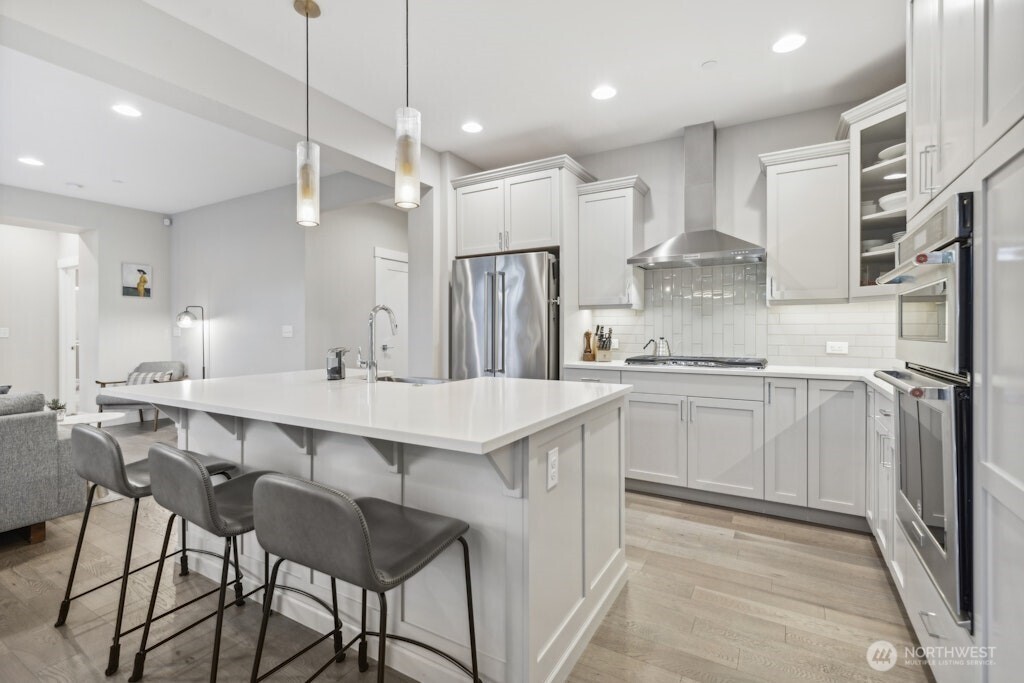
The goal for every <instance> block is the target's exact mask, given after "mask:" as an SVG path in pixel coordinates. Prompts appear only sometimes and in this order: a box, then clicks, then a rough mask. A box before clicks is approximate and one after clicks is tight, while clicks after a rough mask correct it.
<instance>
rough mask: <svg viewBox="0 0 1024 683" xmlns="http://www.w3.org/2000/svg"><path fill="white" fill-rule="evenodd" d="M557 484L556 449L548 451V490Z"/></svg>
mask: <svg viewBox="0 0 1024 683" xmlns="http://www.w3.org/2000/svg"><path fill="white" fill-rule="evenodd" d="M556 486H558V449H557V448H552V449H551V450H550V451H548V491H550V490H551V489H553V488H555V487H556Z"/></svg>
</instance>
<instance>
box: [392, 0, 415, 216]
mask: <svg viewBox="0 0 1024 683" xmlns="http://www.w3.org/2000/svg"><path fill="white" fill-rule="evenodd" d="M419 205H420V113H419V111H418V110H416V109H413V108H412V107H410V106H409V0H405V106H404V107H399V108H398V111H396V112H395V206H397V207H399V208H401V209H415V208H416V207H418V206H419Z"/></svg>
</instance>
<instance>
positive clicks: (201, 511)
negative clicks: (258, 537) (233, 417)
mask: <svg viewBox="0 0 1024 683" xmlns="http://www.w3.org/2000/svg"><path fill="white" fill-rule="evenodd" d="M149 468H150V476H151V479H152V482H151V487H152V490H153V498H154V500H156V502H157V503H159V504H160V505H161V506H162V507H164V508H166V509H168V510H170V512H171V516H170V519H168V520H167V530H166V531H165V532H164V543H163V549H162V551H161V553H160V560H159V561H158V563H157V567H156V579H154V581H153V592H152V594H151V596H150V600H149V610H148V612H147V613H146V621H145V625H144V627H143V629H142V642H141V643H140V645H139V651H138V652H137V653H136V654H135V666H134V668H133V669H132V675H131V678H129V679H128V680H129V681H138V680H139V679H141V678H142V675H143V672H144V669H145V665H146V655H147V653H149V652H151V651H152V650H154V649H155V648H157V647H159V646H161V645H163V644H164V643H166V642H168V641H170V640H172V639H173V638H176V637H177V636H179V635H181V634H182V633H184V632H185V631H188V630H189V629H191V628H193V627H194V626H198V625H199V624H200V623H202V622H204V621H206V620H207V619H209V618H210V617H212V616H214V615H216V617H217V628H216V631H215V633H214V642H213V665H212V668H211V670H210V681H216V680H217V663H218V660H219V658H220V636H221V628H222V626H223V622H224V607H225V605H224V601H225V595H226V593H227V586H228V583H229V582H228V567H229V565H230V564H231V563H230V557H231V552H232V549H233V550H234V555H235V579H234V581H233V583H235V585H236V588H235V604H237V605H239V606H241V605H244V604H245V602H244V600H245V598H247V597H249V596H250V595H252V594H253V593H256V592H257V591H260V590H263V589H264V585H261V586H258V587H256V588H254V589H253V590H251V591H249V592H248V593H246V594H244V595H243V594H242V592H241V583H242V573H241V570H240V569H239V567H238V537H239V536H241V535H242V534H244V533H247V532H249V531H252V529H253V525H252V489H253V485H255V483H256V481H257V480H258V479H259V478H260V477H262V476H263V475H264V474H266V472H261V471H254V472H246V473H245V474H242V475H240V476H237V477H235V478H233V479H230V480H229V481H226V482H224V483H222V484H218V485H217V486H214V485H213V483H212V482H211V481H210V475H211V472H210V471H209V470H208V469H207V467H206V465H205V463H204V462H203V461H202V460H201V459H200V458H198V457H197V456H196V454H195V453H190V452H188V451H183V450H180V449H178V448H173V447H172V446H168V445H166V444H155V445H153V446H151V447H150V449H149ZM175 517H181V518H182V519H183V520H188V521H189V522H191V523H192V524H195V525H196V526H198V527H199V528H201V529H204V530H205V531H208V532H209V533H211V534H213V535H215V536H218V537H220V538H223V539H224V554H223V563H222V568H221V575H220V586H219V588H217V589H215V591H216V592H218V593H219V595H218V598H217V609H216V610H215V611H214V612H211V613H210V614H207V615H206V616H204V617H201V618H199V619H198V620H196V621H194V622H192V623H191V624H189V625H187V626H184V627H182V628H180V629H179V630H177V631H175V632H174V633H172V634H171V635H169V636H167V637H165V638H163V639H162V640H160V641H159V642H157V643H156V644H154V645H149V646H148V647H147V644H148V642H149V631H150V627H151V626H152V624H153V621H154V619H153V612H154V610H155V608H156V600H157V593H158V592H159V588H160V577H161V575H162V574H163V570H164V559H165V558H166V555H167V545H168V543H170V540H171V531H172V530H173V529H174V518H175ZM208 595H209V594H208ZM203 597H205V596H203Z"/></svg>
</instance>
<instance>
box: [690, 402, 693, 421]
mask: <svg viewBox="0 0 1024 683" xmlns="http://www.w3.org/2000/svg"><path fill="white" fill-rule="evenodd" d="M693 407H694V406H693V401H690V422H691V423H692V422H693Z"/></svg>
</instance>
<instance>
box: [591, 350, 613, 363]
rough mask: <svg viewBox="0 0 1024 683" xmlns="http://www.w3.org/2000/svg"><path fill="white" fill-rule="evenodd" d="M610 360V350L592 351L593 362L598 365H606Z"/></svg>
mask: <svg viewBox="0 0 1024 683" xmlns="http://www.w3.org/2000/svg"><path fill="white" fill-rule="evenodd" d="M611 359H612V352H611V350H610V349H598V350H597V351H594V360H596V361H597V362H598V363H607V362H609V361H611Z"/></svg>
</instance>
